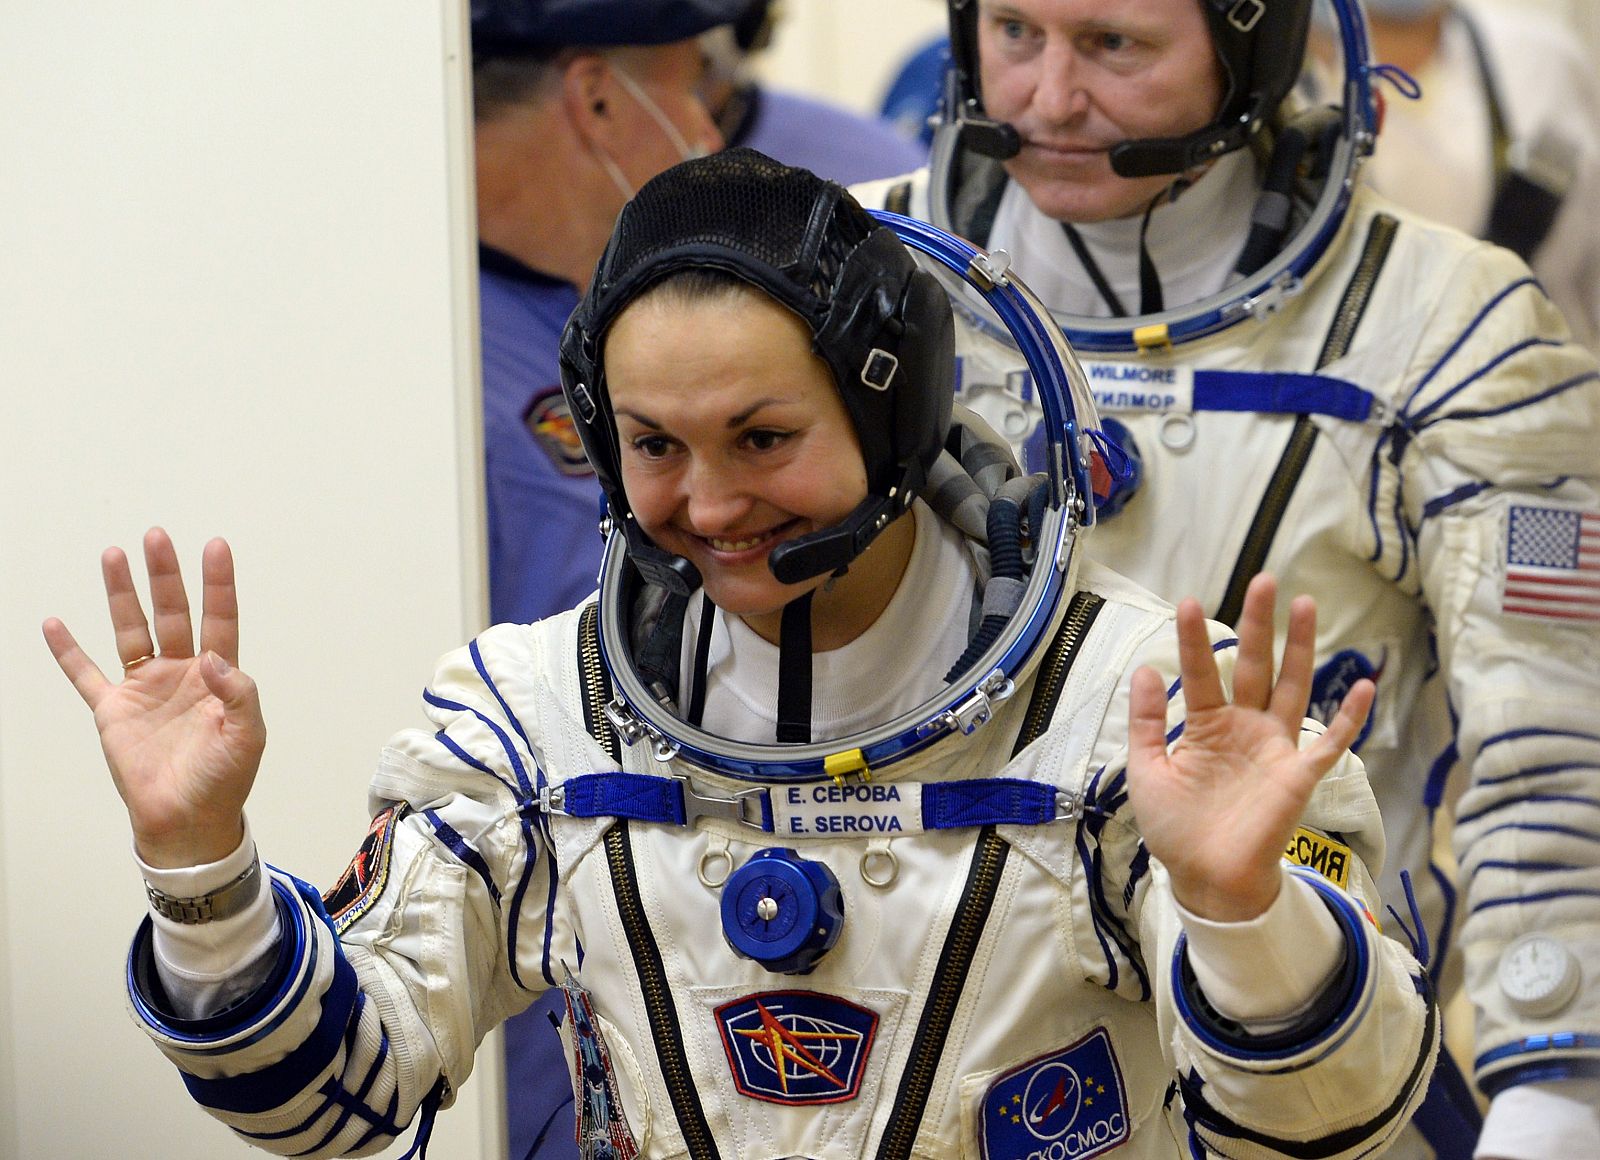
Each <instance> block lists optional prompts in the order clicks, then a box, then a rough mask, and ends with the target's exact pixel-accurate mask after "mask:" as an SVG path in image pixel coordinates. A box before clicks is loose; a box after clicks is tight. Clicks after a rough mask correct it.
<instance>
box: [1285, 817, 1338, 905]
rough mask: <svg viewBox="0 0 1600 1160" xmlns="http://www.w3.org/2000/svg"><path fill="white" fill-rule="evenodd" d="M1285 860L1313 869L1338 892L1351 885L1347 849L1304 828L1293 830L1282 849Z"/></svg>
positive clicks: (1324, 836)
mask: <svg viewBox="0 0 1600 1160" xmlns="http://www.w3.org/2000/svg"><path fill="white" fill-rule="evenodd" d="M1283 857H1284V861H1286V862H1288V863H1290V864H1291V865H1294V866H1304V867H1306V868H1307V869H1308V870H1315V871H1316V872H1317V873H1318V874H1320V875H1322V876H1323V877H1324V878H1326V879H1327V880H1328V881H1329V882H1332V883H1333V884H1334V885H1335V886H1337V887H1339V888H1340V889H1341V890H1342V889H1344V888H1345V887H1346V886H1347V885H1349V882H1350V863H1351V861H1352V859H1353V857H1354V855H1352V854H1351V853H1350V847H1349V846H1346V845H1345V844H1344V843H1343V842H1336V841H1334V840H1333V839H1332V838H1329V837H1327V836H1326V835H1323V834H1319V833H1317V832H1316V831H1315V830H1308V829H1306V828H1305V827H1304V826H1301V827H1299V828H1298V829H1296V830H1295V832H1294V834H1293V835H1291V836H1290V838H1289V844H1288V845H1287V846H1285V847H1284V850H1283Z"/></svg>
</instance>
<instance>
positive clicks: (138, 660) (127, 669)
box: [122, 653, 156, 673]
mask: <svg viewBox="0 0 1600 1160" xmlns="http://www.w3.org/2000/svg"><path fill="white" fill-rule="evenodd" d="M155 659H156V654H155V653H145V654H144V656H142V657H134V658H133V659H132V660H131V661H123V662H122V671H123V672H124V673H131V672H133V670H134V669H136V668H138V667H139V666H140V665H142V664H144V663H145V661H153V660H155Z"/></svg>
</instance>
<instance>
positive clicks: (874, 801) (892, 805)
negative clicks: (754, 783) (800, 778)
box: [772, 782, 923, 835]
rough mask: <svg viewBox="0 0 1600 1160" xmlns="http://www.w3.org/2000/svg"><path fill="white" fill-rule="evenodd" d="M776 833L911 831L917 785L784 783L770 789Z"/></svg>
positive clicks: (917, 829) (915, 822) (918, 812)
mask: <svg viewBox="0 0 1600 1160" xmlns="http://www.w3.org/2000/svg"><path fill="white" fill-rule="evenodd" d="M772 820H773V828H774V831H775V832H776V833H778V834H780V835H781V834H917V833H921V832H922V828H923V827H922V787H921V786H920V785H911V784H901V785H877V784H875V783H873V782H863V783H860V784H855V783H847V784H845V785H835V784H834V783H833V782H822V783H819V784H814V785H802V786H795V785H792V786H787V787H784V788H782V789H778V790H774V791H773V793H772Z"/></svg>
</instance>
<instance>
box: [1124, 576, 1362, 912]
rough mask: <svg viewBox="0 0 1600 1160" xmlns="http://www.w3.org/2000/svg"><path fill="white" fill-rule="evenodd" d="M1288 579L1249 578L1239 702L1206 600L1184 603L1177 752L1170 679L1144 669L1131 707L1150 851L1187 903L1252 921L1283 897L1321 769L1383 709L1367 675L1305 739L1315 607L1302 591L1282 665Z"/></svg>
mask: <svg viewBox="0 0 1600 1160" xmlns="http://www.w3.org/2000/svg"><path fill="white" fill-rule="evenodd" d="M1276 596H1277V584H1276V582H1275V581H1274V580H1273V579H1272V577H1271V576H1268V575H1265V574H1262V575H1259V576H1257V577H1256V578H1255V579H1254V580H1252V581H1251V582H1250V588H1249V590H1248V591H1247V593H1246V595H1245V602H1244V613H1243V616H1242V618H1241V620H1240V622H1239V649H1238V658H1237V660H1236V662H1235V665H1234V671H1233V700H1232V701H1231V702H1230V701H1229V700H1228V696H1227V693H1226V691H1225V690H1224V688H1223V685H1222V679H1221V677H1220V675H1219V674H1218V671H1217V663H1216V658H1215V656H1214V654H1213V653H1212V650H1211V643H1210V641H1209V639H1208V638H1207V636H1206V628H1205V617H1204V614H1203V613H1202V612H1201V609H1200V605H1199V604H1198V603H1196V602H1195V601H1194V600H1185V601H1184V602H1183V603H1182V604H1180V605H1179V606H1178V659H1179V664H1180V666H1181V669H1182V677H1183V695H1184V702H1185V706H1186V708H1185V715H1186V722H1185V725H1184V730H1183V735H1182V737H1181V738H1180V739H1179V740H1178V742H1177V743H1176V744H1175V745H1174V746H1173V748H1172V751H1171V752H1170V753H1169V752H1168V751H1167V747H1166V740H1165V736H1166V730H1167V697H1166V689H1165V688H1164V686H1163V684H1162V679H1161V677H1160V675H1159V674H1158V673H1156V671H1155V670H1154V669H1151V668H1148V667H1145V668H1141V669H1139V670H1138V671H1137V672H1135V673H1134V675H1133V683H1132V688H1131V696H1130V700H1129V706H1128V747H1129V754H1128V794H1129V797H1130V799H1131V801H1132V804H1133V809H1134V813H1135V814H1136V816H1137V817H1138V820H1139V828H1140V832H1141V833H1142V834H1143V835H1144V840H1145V844H1146V846H1148V848H1149V850H1150V853H1151V854H1153V855H1155V857H1157V858H1159V859H1160V860H1161V862H1162V863H1163V865H1165V866H1166V868H1167V871H1168V874H1169V876H1170V879H1171V882H1172V889H1173V893H1174V895H1175V896H1176V897H1177V899H1178V901H1179V902H1180V903H1182V904H1183V905H1184V907H1186V908H1187V909H1188V910H1190V911H1191V912H1193V913H1194V914H1197V915H1200V916H1201V917H1203V918H1209V919H1213V920H1215V921H1218V922H1243V921H1246V920H1248V919H1252V918H1255V917H1256V916H1257V915H1259V914H1261V913H1263V912H1264V911H1265V910H1266V909H1267V907H1269V906H1270V905H1272V901H1273V899H1274V898H1276V897H1277V892H1278V888H1279V884H1280V882H1281V872H1280V870H1279V867H1278V864H1279V859H1280V858H1281V857H1282V854H1283V848H1284V846H1285V844H1286V843H1287V842H1288V840H1289V836H1290V835H1291V834H1292V833H1293V832H1294V827H1295V824H1296V821H1297V819H1298V818H1299V817H1300V815H1301V813H1302V812H1303V811H1304V809H1305V806H1306V803H1307V802H1308V801H1309V800H1310V798H1311V793H1312V791H1313V790H1314V789H1316V786H1317V782H1318V781H1319V780H1320V779H1321V777H1322V775H1323V774H1325V773H1327V772H1328V770H1329V769H1331V768H1333V766H1334V764H1335V763H1336V762H1337V761H1338V760H1339V758H1340V756H1341V755H1342V754H1343V753H1344V752H1345V750H1347V749H1348V748H1349V747H1350V745H1351V743H1353V742H1354V741H1355V739H1356V737H1357V736H1359V734H1360V730H1361V724H1362V722H1363V721H1365V720H1366V716H1367V711H1368V710H1369V709H1370V708H1371V707H1372V699H1373V695H1374V689H1373V685H1372V682H1371V681H1359V682H1357V683H1356V685H1355V686H1354V687H1353V688H1352V689H1351V690H1350V692H1349V694H1348V695H1347V696H1346V697H1345V699H1344V703H1343V704H1342V705H1341V706H1340V707H1339V713H1338V715H1337V716H1336V717H1335V718H1334V720H1333V722H1332V723H1331V724H1330V725H1329V726H1328V728H1327V731H1326V732H1325V733H1324V734H1323V735H1322V736H1321V737H1318V738H1316V739H1314V740H1312V741H1311V743H1310V744H1308V745H1306V746H1305V747H1304V748H1301V747H1300V730H1301V722H1302V719H1303V718H1304V716H1305V711H1306V704H1307V702H1308V700H1309V698H1310V695H1311V672H1312V666H1313V661H1314V647H1315V639H1316V605H1315V603H1314V602H1313V601H1312V599H1311V598H1310V597H1309V596H1299V597H1296V598H1295V600H1294V601H1293V603H1291V605H1290V606H1289V607H1290V611H1289V632H1288V637H1287V639H1286V641H1285V644H1284V650H1283V670H1282V673H1281V674H1279V675H1278V676H1277V677H1276V678H1274V674H1273V664H1272V659H1273V658H1272V651H1273V650H1272V643H1273V642H1272V635H1273V632H1272V612H1273V604H1274V601H1275V600H1276Z"/></svg>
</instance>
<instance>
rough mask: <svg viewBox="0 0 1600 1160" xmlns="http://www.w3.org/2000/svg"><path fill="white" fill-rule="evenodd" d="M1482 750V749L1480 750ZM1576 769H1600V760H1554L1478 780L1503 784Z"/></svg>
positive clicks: (1488, 783)
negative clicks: (1547, 763)
mask: <svg viewBox="0 0 1600 1160" xmlns="http://www.w3.org/2000/svg"><path fill="white" fill-rule="evenodd" d="M1479 752H1480V753H1481V752H1482V749H1480V750H1479ZM1574 769H1591V770H1597V769H1600V762H1594V761H1553V762H1551V763H1550V764H1549V765H1530V766H1528V767H1527V768H1526V769H1519V770H1517V771H1516V772H1515V773H1506V774H1501V775H1500V776H1499V777H1485V778H1480V779H1479V780H1478V784H1479V785H1502V784H1504V783H1505V782H1508V781H1521V780H1522V779H1523V778H1526V777H1549V776H1550V775H1551V774H1555V773H1567V772H1569V771H1571V770H1574Z"/></svg>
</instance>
